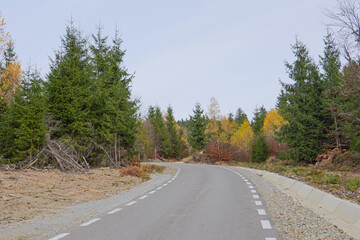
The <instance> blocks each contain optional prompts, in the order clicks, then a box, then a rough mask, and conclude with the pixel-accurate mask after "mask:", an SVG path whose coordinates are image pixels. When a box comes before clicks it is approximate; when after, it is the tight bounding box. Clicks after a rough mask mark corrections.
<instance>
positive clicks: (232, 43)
mask: <svg viewBox="0 0 360 240" xmlns="http://www.w3.org/2000/svg"><path fill="white" fill-rule="evenodd" d="M335 5H336V0H273V1H269V0H258V1H241V0H211V1H196V0H182V1H169V0H152V1H147V0H143V1H140V0H133V1H115V0H61V1H60V0H57V1H55V0H42V1H40V0H38V1H29V0H14V1H3V2H2V3H1V8H0V11H1V12H2V14H3V16H4V17H5V19H6V21H7V26H8V30H9V31H10V33H11V34H12V36H13V38H14V39H15V40H16V51H17V53H18V56H19V58H20V60H21V62H22V64H23V66H25V65H26V64H27V63H28V62H29V61H31V63H33V64H36V65H37V67H38V68H40V69H41V73H42V74H43V75H45V74H46V73H47V72H48V69H49V60H48V58H49V57H53V55H54V54H53V51H54V50H55V49H58V48H59V46H60V36H62V35H63V34H64V32H65V26H66V24H67V23H68V21H69V19H70V18H71V16H72V17H73V19H74V20H75V21H76V23H77V24H79V25H80V27H81V29H82V30H83V32H84V33H86V34H87V35H90V34H91V33H94V32H95V31H96V30H95V26H96V25H97V24H98V23H99V20H100V21H101V24H102V25H104V27H105V29H104V30H105V33H106V34H109V35H112V34H113V29H114V28H115V25H116V24H117V26H118V28H119V29H120V33H121V35H122V39H123V41H124V44H123V48H125V49H127V54H126V57H125V65H126V67H127V68H128V69H129V71H130V72H136V74H135V79H134V82H133V94H134V96H136V97H140V99H141V103H142V105H143V109H142V111H143V112H144V111H145V110H146V108H147V107H148V106H149V105H159V106H160V107H161V108H162V109H163V110H165V109H166V107H167V106H169V105H171V106H172V107H173V108H174V112H175V117H176V118H177V119H180V118H187V117H188V116H189V114H192V109H193V107H194V105H195V103H196V102H197V101H199V102H200V103H201V104H202V106H203V107H204V108H205V109H206V108H207V105H208V104H209V101H210V98H211V97H212V96H214V97H215V98H216V99H217V100H218V102H219V105H220V108H221V113H222V114H224V115H225V114H226V115H227V114H228V113H229V112H235V111H236V109H237V108H238V107H241V108H242V109H243V110H244V111H245V112H246V113H247V114H248V115H249V116H250V117H251V116H252V112H253V111H254V109H255V107H256V106H261V105H264V106H265V107H266V108H267V109H270V108H272V107H274V105H275V103H276V98H277V96H278V94H279V91H280V85H279V79H280V78H281V79H282V80H284V81H287V79H288V77H287V74H286V72H285V68H284V60H285V59H287V60H289V61H291V60H292V59H293V56H292V52H291V49H290V44H293V43H294V42H295V38H296V36H298V39H299V40H301V41H303V42H304V43H305V44H306V45H307V46H308V48H309V49H310V53H311V54H312V56H313V57H314V58H315V59H316V61H318V55H319V54H321V53H322V51H323V37H324V36H325V35H326V23H328V19H327V17H326V16H325V15H324V14H323V11H324V10H325V9H326V8H329V9H333V8H334V6H335Z"/></svg>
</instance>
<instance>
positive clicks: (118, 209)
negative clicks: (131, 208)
mask: <svg viewBox="0 0 360 240" xmlns="http://www.w3.org/2000/svg"><path fill="white" fill-rule="evenodd" d="M121 209H122V208H115V209H114V210H112V211H110V212H108V213H107V214H113V213H116V212H118V211H120V210H121Z"/></svg>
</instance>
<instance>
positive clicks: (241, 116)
mask: <svg viewBox="0 0 360 240" xmlns="http://www.w3.org/2000/svg"><path fill="white" fill-rule="evenodd" d="M234 120H235V122H236V123H237V125H238V126H239V127H240V126H241V125H242V124H243V123H244V121H245V120H248V118H247V115H246V113H245V112H244V111H243V110H242V109H241V108H240V107H239V108H238V109H237V110H236V114H235V119H234Z"/></svg>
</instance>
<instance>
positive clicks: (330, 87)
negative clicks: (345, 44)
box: [320, 33, 344, 148]
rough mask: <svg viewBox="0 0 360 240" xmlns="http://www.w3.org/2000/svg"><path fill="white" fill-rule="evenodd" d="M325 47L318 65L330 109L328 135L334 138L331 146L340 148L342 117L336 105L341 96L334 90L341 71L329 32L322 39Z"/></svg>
mask: <svg viewBox="0 0 360 240" xmlns="http://www.w3.org/2000/svg"><path fill="white" fill-rule="evenodd" d="M324 44H325V49H324V53H323V56H320V59H321V61H320V65H321V66H322V69H323V71H324V73H323V74H322V79H323V81H324V83H325V91H324V98H325V104H326V107H327V109H329V110H330V113H331V117H332V121H333V124H332V126H331V128H330V129H329V130H328V131H329V137H330V138H331V139H334V140H333V141H332V142H330V144H331V146H333V147H339V148H341V145H342V142H343V141H342V138H343V135H344V134H343V132H342V122H343V119H342V118H341V117H340V116H339V108H338V105H339V104H341V98H340V96H339V94H338V93H337V92H336V88H338V87H339V85H340V81H341V77H342V73H341V61H340V50H339V48H338V47H337V46H336V42H335V39H334V37H333V36H332V34H331V33H328V35H327V36H326V37H325V39H324Z"/></svg>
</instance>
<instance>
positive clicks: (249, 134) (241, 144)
mask: <svg viewBox="0 0 360 240" xmlns="http://www.w3.org/2000/svg"><path fill="white" fill-rule="evenodd" d="M253 139H254V132H253V130H252V128H251V126H250V123H249V121H248V120H247V119H246V120H245V121H244V122H243V124H242V125H241V126H240V127H239V128H238V130H236V132H235V133H234V135H233V136H232V137H231V144H232V145H235V146H237V147H238V149H239V150H240V151H245V152H250V151H251V145H252V142H253Z"/></svg>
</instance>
